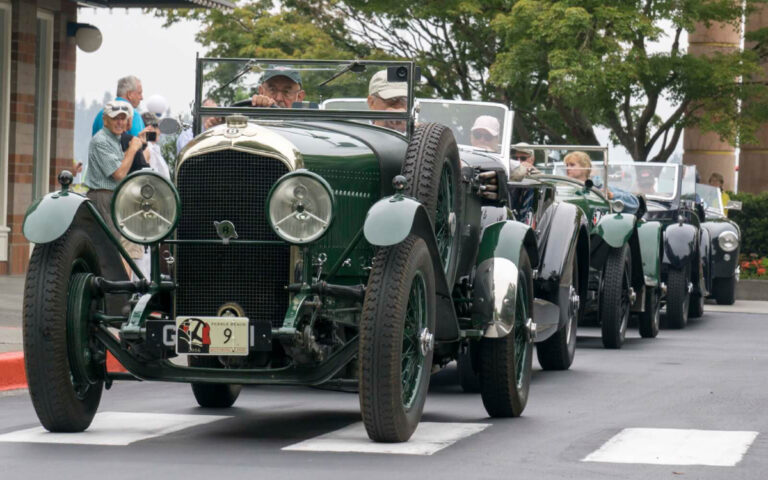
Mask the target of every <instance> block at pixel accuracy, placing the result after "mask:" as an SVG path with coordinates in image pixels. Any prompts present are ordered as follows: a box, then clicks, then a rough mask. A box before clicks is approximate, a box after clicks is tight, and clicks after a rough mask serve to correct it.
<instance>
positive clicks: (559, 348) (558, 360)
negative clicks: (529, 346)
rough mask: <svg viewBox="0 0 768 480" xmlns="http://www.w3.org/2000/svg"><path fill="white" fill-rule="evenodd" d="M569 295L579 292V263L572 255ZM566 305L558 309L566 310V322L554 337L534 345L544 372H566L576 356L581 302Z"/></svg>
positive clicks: (569, 300)
mask: <svg viewBox="0 0 768 480" xmlns="http://www.w3.org/2000/svg"><path fill="white" fill-rule="evenodd" d="M571 272H572V274H571V275H572V278H573V280H572V282H571V286H570V289H571V292H570V293H571V294H573V293H574V292H575V293H576V294H577V295H578V292H579V262H578V259H577V257H576V255H575V254H574V256H573V262H572V267H571ZM567 301H568V304H567V305H561V306H560V308H567V309H568V321H567V322H566V324H565V325H563V327H562V328H561V329H559V330H558V331H557V332H556V333H555V334H554V335H552V336H551V337H549V338H548V339H546V340H544V341H543V342H541V343H537V344H536V356H537V358H538V359H539V364H540V365H541V368H543V369H544V370H568V369H569V368H570V367H571V364H572V363H573V357H574V356H575V355H576V330H577V327H578V325H579V321H580V320H581V302H580V301H579V302H578V304H575V305H574V304H573V303H572V302H571V298H570V295H569V298H568V299H567Z"/></svg>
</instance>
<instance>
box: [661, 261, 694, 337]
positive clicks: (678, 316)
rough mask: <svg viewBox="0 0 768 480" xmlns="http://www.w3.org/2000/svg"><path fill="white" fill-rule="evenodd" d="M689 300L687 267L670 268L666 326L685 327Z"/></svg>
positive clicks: (689, 290)
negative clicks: (680, 268)
mask: <svg viewBox="0 0 768 480" xmlns="http://www.w3.org/2000/svg"><path fill="white" fill-rule="evenodd" d="M690 301H691V289H690V286H689V281H688V268H683V269H682V270H675V269H670V270H669V274H667V317H666V320H667V322H666V324H667V327H669V328H673V329H681V328H685V326H686V325H687V324H688V304H689V303H690Z"/></svg>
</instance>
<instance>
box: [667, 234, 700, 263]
mask: <svg viewBox="0 0 768 480" xmlns="http://www.w3.org/2000/svg"><path fill="white" fill-rule="evenodd" d="M696 230H697V228H696V227H694V226H693V225H689V224H687V223H683V224H680V223H673V224H672V225H668V226H667V228H666V229H664V259H663V264H664V265H667V266H669V267H671V268H674V269H676V270H681V269H683V268H685V266H686V265H687V264H689V263H690V262H691V260H692V259H691V256H692V255H695V252H696V237H697V234H696Z"/></svg>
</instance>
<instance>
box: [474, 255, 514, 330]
mask: <svg viewBox="0 0 768 480" xmlns="http://www.w3.org/2000/svg"><path fill="white" fill-rule="evenodd" d="M475 278H476V279H477V280H476V283H477V285H476V286H475V289H476V295H477V294H479V296H480V297H481V298H484V299H485V301H486V302H490V308H489V307H486V310H485V311H486V312H488V311H489V313H490V318H486V319H485V320H486V325H485V327H484V332H483V336H484V337H486V338H502V337H505V336H507V335H508V334H509V333H510V332H512V328H513V326H514V323H515V309H516V308H515V307H516V302H517V279H518V270H517V265H515V264H514V263H512V262H511V261H510V260H507V259H506V258H500V257H493V258H489V259H487V260H485V261H483V262H482V263H481V264H480V265H478V267H477V275H476V277H475Z"/></svg>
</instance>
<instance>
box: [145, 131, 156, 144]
mask: <svg viewBox="0 0 768 480" xmlns="http://www.w3.org/2000/svg"><path fill="white" fill-rule="evenodd" d="M147 141H148V142H156V141H157V132H147Z"/></svg>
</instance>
